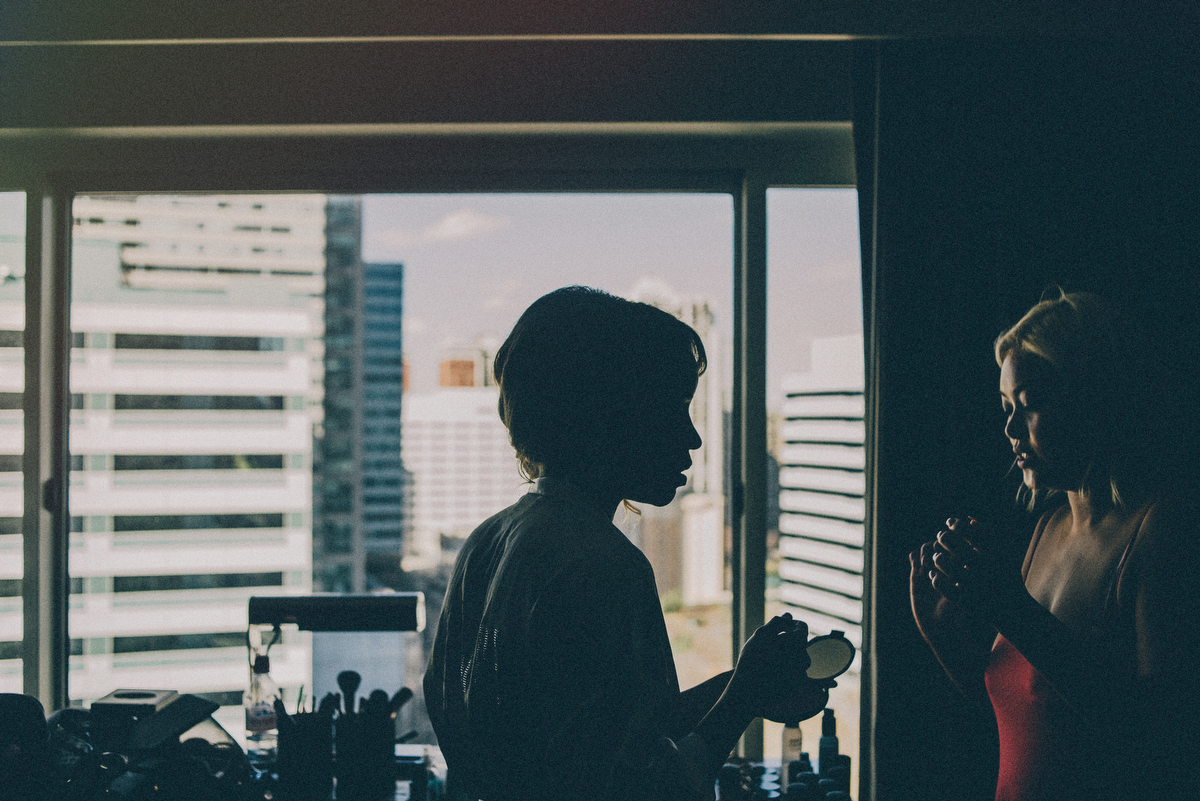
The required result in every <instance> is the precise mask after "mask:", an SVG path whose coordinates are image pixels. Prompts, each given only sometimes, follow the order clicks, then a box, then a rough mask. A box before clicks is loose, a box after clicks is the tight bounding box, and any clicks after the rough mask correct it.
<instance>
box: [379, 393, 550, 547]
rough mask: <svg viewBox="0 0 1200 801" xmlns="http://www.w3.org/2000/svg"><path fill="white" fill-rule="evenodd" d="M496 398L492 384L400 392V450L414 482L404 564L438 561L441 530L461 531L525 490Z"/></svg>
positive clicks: (454, 535)
mask: <svg viewBox="0 0 1200 801" xmlns="http://www.w3.org/2000/svg"><path fill="white" fill-rule="evenodd" d="M498 400H499V389H498V388H497V387H495V386H490V387H462V386H456V387H440V388H438V389H437V390H434V391H433V392H427V393H421V394H417V393H411V392H410V393H408V394H406V395H405V396H404V407H403V412H402V414H403V423H402V425H401V429H400V430H401V436H402V438H403V446H402V452H403V454H404V467H405V469H406V470H407V471H408V472H409V474H410V476H411V482H412V484H411V486H412V490H411V493H412V494H411V498H412V516H411V518H410V520H411V525H412V529H411V533H412V537H411V540H410V543H411V544H410V546H409V550H408V552H407V553H406V554H405V569H423V568H430V567H432V566H434V565H436V564H438V563H439V562H440V561H441V560H442V558H443V555H442V538H443V537H449V538H451V539H452V540H457V539H461V538H464V537H466V535H467V534H469V533H470V532H471V530H472V529H474V528H475V527H476V526H478V525H479V524H480V523H482V522H483V521H484V520H485V519H487V518H488V517H490V516H492V515H493V514H495V513H496V512H499V511H500V510H501V509H503V508H505V507H506V506H509V505H511V504H513V503H515V502H516V501H517V500H518V499H519V498H520V497H521V495H522V494H524V493H525V491H526V490H527V485H526V484H525V480H524V479H523V478H521V475H520V472H519V471H518V469H517V459H516V453H515V452H514V451H513V447H512V445H511V444H510V443H509V441H508V431H507V429H505V427H504V423H503V422H501V420H500V415H499V413H498V412H497V411H496V403H497V401H498ZM454 550H455V549H454V548H451V549H449V552H448V553H447V554H446V556H447V557H452V553H453V551H454Z"/></svg>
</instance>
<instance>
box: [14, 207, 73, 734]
mask: <svg viewBox="0 0 1200 801" xmlns="http://www.w3.org/2000/svg"><path fill="white" fill-rule="evenodd" d="M70 208H71V202H70V197H69V196H61V195H55V194H52V193H48V192H36V191H35V192H30V193H29V194H28V195H27V206H26V237H25V240H26V262H25V395H24V398H25V399H24V419H25V463H24V487H25V490H24V521H23V531H24V548H25V553H24V561H25V564H24V582H23V591H22V594H23V610H24V612H23V617H24V620H23V626H24V645H23V649H22V650H23V654H22V656H23V667H24V676H23V683H24V691H25V693H26V694H28V695H32V696H34V697H36V698H38V699H39V700H40V701H41V702H42V704H43V706H45V707H46V709H47V711H53V710H56V709H61V708H62V707H64V706H66V704H67V671H68V658H69V657H68V654H69V640H68V634H67V609H68V605H69V590H70V585H69V580H68V577H67V545H68V538H69V536H70V534H69V529H70V526H69V522H70V517H69V513H68V510H67V495H68V492H67V486H68V484H67V481H68V475H67V468H68V464H69V461H68V456H67V426H68V421H69V415H70V398H69V396H68V394H67V365H68V359H69V349H68V348H69V344H70V322H69V314H68V309H69V299H70V247H71V214H70Z"/></svg>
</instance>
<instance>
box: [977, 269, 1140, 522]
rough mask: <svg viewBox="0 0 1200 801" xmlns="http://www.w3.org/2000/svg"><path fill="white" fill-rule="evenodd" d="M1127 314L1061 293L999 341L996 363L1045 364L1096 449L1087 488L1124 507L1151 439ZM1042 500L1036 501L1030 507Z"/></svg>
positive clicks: (1137, 350) (1090, 299)
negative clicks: (1014, 358) (1025, 359)
mask: <svg viewBox="0 0 1200 801" xmlns="http://www.w3.org/2000/svg"><path fill="white" fill-rule="evenodd" d="M1135 340H1136V336H1135V328H1134V326H1133V325H1132V324H1131V321H1130V320H1129V318H1128V317H1126V316H1125V314H1124V313H1123V312H1122V311H1121V310H1119V309H1118V308H1117V307H1115V306H1114V305H1112V304H1111V303H1109V302H1108V301H1107V300H1105V299H1104V298H1101V297H1099V296H1098V295H1093V294H1090V293H1086V292H1069V293H1068V292H1062V291H1061V290H1060V292H1059V297H1057V298H1053V299H1049V300H1043V301H1041V302H1040V303H1038V304H1037V305H1035V306H1034V307H1033V308H1032V309H1030V310H1029V311H1028V312H1026V313H1025V316H1023V317H1022V318H1021V319H1020V320H1019V321H1018V322H1017V324H1016V325H1014V326H1013V327H1012V328H1010V329H1008V330H1007V331H1005V332H1004V333H1002V334H1000V336H999V337H997V339H996V343H995V356H996V364H998V365H1003V363H1004V359H1005V358H1006V357H1008V356H1009V355H1010V354H1026V355H1030V356H1034V357H1036V358H1038V359H1041V360H1043V361H1045V362H1047V363H1048V364H1049V365H1050V366H1051V369H1052V370H1053V371H1054V373H1055V375H1057V376H1058V377H1059V379H1061V380H1062V381H1063V386H1064V388H1065V390H1066V392H1067V396H1068V398H1069V399H1070V402H1071V403H1073V404H1076V405H1077V409H1076V411H1078V412H1080V413H1081V416H1083V417H1084V418H1085V419H1086V421H1087V422H1086V424H1087V428H1088V431H1087V434H1088V437H1087V439H1088V444H1089V445H1090V446H1091V450H1092V453H1090V454H1088V457H1089V462H1088V465H1087V469H1086V471H1085V475H1084V479H1083V485H1082V486H1081V487H1080V488H1079V490H1080V491H1081V492H1084V493H1087V494H1090V495H1093V496H1095V495H1096V494H1097V493H1103V496H1104V497H1106V498H1108V499H1111V501H1112V503H1113V504H1115V505H1121V504H1123V503H1124V502H1125V501H1126V500H1129V499H1128V498H1126V497H1125V495H1126V493H1127V491H1128V490H1130V489H1131V484H1132V483H1133V482H1134V481H1136V479H1137V477H1138V475H1137V473H1138V471H1139V469H1140V468H1141V467H1144V466H1146V461H1147V460H1146V458H1145V457H1146V451H1147V449H1148V448H1149V447H1150V436H1149V431H1148V429H1147V427H1146V424H1147V423H1148V422H1149V420H1148V419H1147V418H1146V415H1147V414H1148V413H1147V412H1146V410H1145V408H1144V405H1145V402H1146V400H1147V398H1146V392H1145V387H1144V385H1143V380H1144V379H1145V377H1146V369H1147V368H1146V360H1145V359H1144V358H1143V357H1144V355H1145V354H1144V349H1143V348H1142V347H1140V346H1139V345H1137V344H1135ZM1037 500H1038V498H1037V497H1032V498H1030V501H1029V505H1030V507H1031V508H1032V506H1033V505H1034V503H1035V502H1036V501H1037Z"/></svg>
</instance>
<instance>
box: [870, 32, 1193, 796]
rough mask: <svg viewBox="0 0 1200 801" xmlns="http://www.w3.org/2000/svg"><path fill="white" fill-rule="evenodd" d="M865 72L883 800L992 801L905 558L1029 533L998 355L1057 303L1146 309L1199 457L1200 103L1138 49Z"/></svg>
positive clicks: (1156, 53)
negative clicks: (936, 543)
mask: <svg viewBox="0 0 1200 801" xmlns="http://www.w3.org/2000/svg"><path fill="white" fill-rule="evenodd" d="M860 56H861V60H860V62H859V64H858V67H857V71H856V75H857V78H858V84H857V89H856V97H855V101H856V104H857V106H856V112H855V122H856V132H855V135H856V142H857V153H858V156H859V158H858V164H859V185H860V191H861V192H862V196H863V220H864V255H865V256H866V267H867V270H866V274H865V277H864V286H865V288H866V290H867V293H868V294H867V298H868V300H867V315H868V317H867V319H868V320H870V321H872V322H873V331H874V335H875V340H874V349H875V351H876V356H877V362H876V372H875V374H874V376H873V379H874V389H875V393H876V394H875V402H876V403H877V405H878V410H879V414H878V419H877V425H876V427H875V430H874V436H875V437H876V440H877V442H878V450H877V451H876V453H875V476H876V480H877V483H876V485H875V492H874V503H875V508H876V513H877V517H876V519H875V530H876V535H877V539H876V552H875V556H876V562H875V564H876V570H877V577H876V578H877V585H876V588H877V596H876V598H877V614H878V617H877V621H876V622H877V628H876V631H877V632H878V635H877V640H876V648H877V651H876V656H877V669H878V683H877V685H876V686H877V687H878V688H879V695H878V698H877V706H876V707H875V709H874V713H875V715H876V716H877V725H878V727H879V729H878V730H879V731H880V732H881V733H882V732H884V731H886V732H887V733H888V734H887V736H886V737H882V736H881V738H880V740H879V743H878V746H879V762H878V778H879V785H878V786H879V794H878V796H877V797H878V799H880V801H889V800H890V799H897V800H899V799H918V798H919V799H939V798H945V799H956V801H962V800H963V799H970V798H980V799H985V798H990V797H991V795H992V793H993V792H994V790H993V788H994V785H993V784H992V782H993V781H994V770H995V757H994V748H995V746H994V742H993V739H992V738H993V736H994V735H993V727H994V724H993V723H992V721H991V720H990V719H989V717H988V716H987V715H986V714H982V715H980V714H975V713H973V712H972V711H971V710H969V709H968V708H967V707H966V705H965V702H964V701H963V700H962V699H961V698H960V697H959V696H958V695H957V693H956V692H955V691H954V690H953V688H952V687H951V686H950V685H949V683H948V682H947V681H946V680H945V679H944V677H943V676H942V674H941V671H940V669H939V668H938V666H937V665H936V663H935V662H934V660H933V659H932V657H931V656H930V655H929V653H928V651H927V649H926V648H925V646H924V643H923V642H922V641H921V639H920V636H919V634H918V633H917V631H916V628H915V626H914V625H913V623H912V621H911V616H910V613H909V610H908V608H907V605H906V603H905V599H906V597H907V572H908V564H907V558H906V557H907V554H908V552H909V551H910V550H912V549H913V548H914V547H916V546H917V545H918V544H919V543H920V542H921V541H923V540H925V539H928V538H930V536H931V535H932V534H933V533H934V532H935V531H936V529H937V527H938V526H939V525H940V524H941V521H943V520H944V519H945V518H946V517H947V516H949V515H957V516H961V515H963V514H964V513H970V514H975V515H977V516H979V517H981V518H987V519H990V520H992V521H994V522H995V524H996V525H995V528H996V530H997V536H999V537H1001V540H1002V542H1005V543H1007V544H1008V546H1009V547H1011V548H1012V549H1013V550H1014V552H1017V553H1019V552H1023V550H1024V547H1025V545H1026V544H1027V542H1028V536H1029V533H1030V522H1029V521H1028V520H1027V519H1024V518H1023V516H1022V515H1020V514H1019V513H1017V512H1016V511H1015V510H1013V508H1012V505H1011V504H1010V503H1008V502H1007V501H1006V499H1007V498H1009V497H1011V493H1013V492H1014V490H1015V486H1016V485H1015V483H1014V482H1013V480H1012V479H1011V478H1010V479H1007V480H1002V478H1001V476H1002V474H1003V473H1004V472H1005V470H1006V468H1007V467H1008V464H1009V462H1010V461H1011V458H1012V455H1011V452H1010V451H1009V448H1008V443H1007V441H1006V440H1004V438H1003V436H1002V434H1001V419H1000V414H999V411H1000V410H999V401H998V398H997V391H996V381H997V374H998V371H997V369H996V366H995V362H994V360H993V357H992V353H991V343H992V340H993V339H994V338H995V336H996V335H997V334H998V333H999V332H1000V331H1001V330H1003V329H1004V328H1005V327H1007V326H1008V325H1010V324H1012V323H1013V322H1015V321H1016V320H1017V319H1018V317H1019V316H1020V315H1021V314H1022V313H1023V312H1024V311H1025V310H1026V309H1027V308H1028V307H1029V306H1031V305H1032V304H1033V303H1035V302H1036V301H1037V300H1039V298H1040V296H1041V294H1042V292H1043V291H1044V290H1045V289H1046V288H1047V287H1054V286H1062V287H1064V288H1066V289H1068V290H1073V289H1084V290H1091V291H1096V292H1099V293H1101V294H1105V295H1108V296H1111V297H1114V298H1116V299H1118V300H1120V301H1123V302H1125V303H1127V304H1128V305H1130V306H1132V307H1133V308H1134V309H1135V313H1136V314H1137V316H1138V319H1139V320H1140V321H1141V322H1142V323H1143V326H1144V328H1145V330H1146V332H1147V333H1148V334H1152V335H1153V336H1155V337H1156V338H1157V341H1158V342H1160V343H1166V344H1165V347H1164V348H1163V350H1162V352H1161V354H1160V355H1161V356H1162V357H1163V358H1165V359H1169V360H1171V361H1172V363H1173V365H1174V369H1173V371H1172V373H1171V375H1172V380H1171V382H1170V385H1169V386H1168V387H1167V389H1169V390H1171V392H1173V393H1174V400H1175V401H1176V403H1175V405H1174V407H1173V408H1174V410H1175V413H1176V415H1177V417H1176V418H1173V419H1172V425H1173V427H1174V429H1175V430H1176V432H1177V434H1179V435H1180V436H1176V437H1175V440H1176V441H1177V442H1183V441H1194V439H1195V437H1194V434H1195V428H1196V425H1195V421H1194V420H1193V417H1194V416H1195V415H1194V408H1193V401H1192V398H1193V397H1194V393H1193V388H1194V387H1195V383H1196V382H1195V379H1196V375H1197V372H1198V365H1200V356H1198V354H1200V348H1198V341H1200V337H1198V335H1197V331H1198V330H1200V326H1198V324H1200V237H1198V233H1197V232H1198V230H1200V225H1198V220H1200V217H1198V213H1200V203H1198V201H1197V197H1198V191H1200V190H1198V187H1200V184H1198V183H1197V178H1198V177H1200V157H1198V155H1197V149H1196V144H1197V141H1196V132H1197V131H1198V130H1200V114H1198V106H1197V101H1196V98H1197V96H1200V95H1198V92H1197V89H1198V88H1200V87H1198V86H1197V82H1198V80H1197V71H1196V70H1195V69H1194V62H1193V61H1192V60H1191V59H1190V58H1189V57H1187V56H1186V54H1185V53H1184V52H1183V50H1174V49H1172V48H1168V47H1165V46H1157V47H1155V48H1147V47H1146V46H1144V45H1138V44H1134V43H1123V44H1118V43H1113V42H1108V43H1095V42H1091V43H1089V42H1080V41H1059V40H1043V41H1030V40H1022V41H1019V42H1016V41H994V40H993V41H956V42H940V43H928V42H926V43H911V42H910V43H899V42H890V43H884V44H880V45H866V46H864V47H863V49H862V51H861V52H860ZM876 110H877V112H878V113H877V114H876ZM876 131H877V132H878V135H877V136H876ZM876 155H877V156H878V158H876ZM872 220H874V221H875V225H874V227H873V228H872V226H871V222H872ZM872 253H874V257H873V258H872ZM1161 389H1162V388H1156V389H1155V390H1154V391H1155V392H1160V391H1161ZM1126 400H1128V399H1122V398H1113V399H1112V402H1114V403H1122V402H1125V401H1126ZM1115 758H1120V755H1115Z"/></svg>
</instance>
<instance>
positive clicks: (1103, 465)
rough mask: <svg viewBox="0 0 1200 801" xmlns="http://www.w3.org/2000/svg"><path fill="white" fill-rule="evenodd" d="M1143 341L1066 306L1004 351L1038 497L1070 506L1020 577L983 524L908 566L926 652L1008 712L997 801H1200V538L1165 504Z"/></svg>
mask: <svg viewBox="0 0 1200 801" xmlns="http://www.w3.org/2000/svg"><path fill="white" fill-rule="evenodd" d="M1132 332H1133V328H1132V327H1130V326H1129V325H1128V323H1127V322H1124V321H1123V320H1122V318H1121V317H1119V316H1118V315H1117V314H1116V313H1115V312H1114V311H1112V310H1111V309H1110V308H1109V307H1108V306H1107V305H1106V304H1105V303H1104V302H1103V301H1102V300H1101V299H1099V298H1097V297H1095V296H1092V295H1087V294H1065V295H1063V296H1062V297H1060V298H1058V299H1056V300H1049V301H1043V302H1042V303H1039V304H1037V305H1036V306H1035V307H1034V308H1033V309H1031V310H1030V311H1029V312H1028V313H1027V314H1026V315H1025V316H1024V317H1023V318H1022V319H1021V320H1020V322H1018V323H1017V324H1016V325H1015V326H1014V327H1013V328H1012V329H1010V330H1009V331H1006V332H1005V333H1003V334H1002V335H1001V336H1000V337H999V339H997V340H996V345H995V355H996V362H997V364H999V365H1000V400H1001V404H1002V405H1003V408H1004V412H1005V415H1006V423H1005V427H1004V433H1005V435H1006V436H1007V437H1008V440H1009V442H1010V443H1011V444H1012V449H1013V452H1014V454H1015V457H1016V459H1015V466H1016V467H1017V468H1019V469H1020V470H1021V474H1022V477H1023V484H1024V490H1025V491H1027V492H1029V493H1032V494H1033V495H1034V496H1035V497H1037V498H1040V497H1043V496H1047V495H1054V494H1057V495H1058V496H1059V497H1061V498H1062V499H1063V501H1064V502H1063V503H1061V504H1060V505H1058V506H1057V507H1055V508H1053V509H1051V510H1050V511H1047V512H1046V513H1045V514H1043V515H1042V516H1041V518H1040V519H1039V520H1038V522H1037V526H1036V528H1035V529H1034V532H1033V537H1032V540H1031V541H1030V543H1029V547H1028V550H1027V553H1026V556H1025V561H1024V565H1023V566H1022V567H1021V569H1020V571H1019V572H1018V571H1017V570H1016V568H1015V566H1011V567H1008V566H1006V565H1004V564H1002V561H1003V560H1001V559H998V558H997V557H996V556H995V554H996V552H997V551H1000V550H1003V549H1002V548H998V547H996V544H995V542H994V538H995V537H1000V536H1009V535H1010V533H1009V532H999V531H990V530H988V528H987V526H986V525H985V524H984V523H976V522H975V521H973V520H949V521H947V525H946V528H945V529H943V530H942V531H940V532H938V535H937V539H936V540H935V541H933V542H928V543H926V544H925V545H923V546H922V547H921V549H920V551H918V552H915V553H913V554H912V556H911V557H910V561H911V563H912V566H911V573H910V588H911V596H912V607H913V614H914V616H915V618H916V621H917V624H918V626H919V627H920V629H921V632H922V634H923V635H924V637H925V639H926V640H927V641H928V643H929V645H930V646H931V647H932V648H933V650H934V652H935V653H936V654H937V657H938V659H939V661H940V662H941V664H942V666H943V667H944V668H945V669H946V672H947V673H948V674H949V675H950V677H951V679H953V680H954V682H955V683H956V684H957V685H958V687H959V688H960V689H961V690H962V691H963V692H964V693H966V694H967V695H968V696H971V697H975V698H978V699H980V700H981V702H982V703H988V701H989V700H990V703H991V705H992V707H993V708H994V711H995V715H996V722H997V725H998V732H999V742H1000V773H999V779H998V783H997V790H996V798H997V799H998V801H1018V800H1019V801H1029V799H1045V801H1051V799H1053V800H1054V801H1063V799H1088V801H1099V799H1113V800H1114V801H1115V799H1121V801H1130V799H1142V798H1147V799H1148V798H1154V799H1160V798H1181V799H1182V798H1191V799H1195V798H1200V787H1198V786H1196V785H1195V784H1194V782H1195V779H1196V770H1195V765H1196V759H1197V734H1196V723H1197V721H1196V715H1197V714H1198V713H1200V708H1198V707H1197V681H1196V674H1197V665H1196V664H1195V662H1194V661H1193V658H1194V656H1195V654H1196V645H1197V638H1198V636H1200V593H1198V591H1197V587H1198V585H1200V576H1198V575H1197V570H1198V569H1200V559H1198V558H1197V540H1196V536H1195V529H1196V523H1197V521H1196V518H1195V517H1194V514H1193V513H1187V512H1184V511H1183V505H1182V504H1181V503H1179V502H1178V498H1177V497H1174V496H1173V495H1172V493H1167V492H1164V484H1165V479H1166V478H1169V477H1170V476H1164V475H1163V471H1162V470H1161V469H1160V468H1161V467H1162V464H1161V462H1160V455H1159V452H1158V451H1157V450H1156V448H1155V447H1154V440H1153V438H1152V437H1151V435H1150V432H1151V430H1152V429H1153V427H1154V426H1153V423H1154V422H1155V421H1154V420H1153V419H1152V417H1153V415H1152V413H1150V412H1149V411H1148V409H1150V408H1153V403H1150V401H1152V400H1153V398H1151V397H1148V396H1149V395H1150V394H1151V390H1150V389H1149V387H1151V386H1152V385H1153V384H1152V382H1149V381H1148V380H1147V374H1146V372H1145V370H1144V369H1143V367H1142V365H1144V364H1146V361H1145V359H1144V357H1145V356H1146V353H1145V352H1144V350H1142V349H1140V348H1138V347H1137V346H1135V344H1134V342H1135V339H1134V336H1133V333H1132ZM1155 476H1158V478H1155ZM962 768H963V769H964V770H967V769H970V766H966V765H964V766H962Z"/></svg>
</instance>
